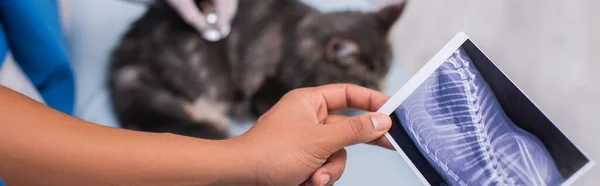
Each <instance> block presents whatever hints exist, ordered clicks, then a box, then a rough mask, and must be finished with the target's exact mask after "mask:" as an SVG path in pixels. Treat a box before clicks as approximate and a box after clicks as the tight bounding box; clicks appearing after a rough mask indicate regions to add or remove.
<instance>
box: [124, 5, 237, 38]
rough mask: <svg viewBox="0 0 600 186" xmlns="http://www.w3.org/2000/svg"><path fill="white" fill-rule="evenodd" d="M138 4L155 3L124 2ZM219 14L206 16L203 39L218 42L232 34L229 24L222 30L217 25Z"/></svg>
mask: <svg viewBox="0 0 600 186" xmlns="http://www.w3.org/2000/svg"><path fill="white" fill-rule="evenodd" d="M124 1H128V2H132V3H136V4H144V5H148V4H150V3H152V2H153V0H124ZM219 19H220V17H219V14H217V13H216V12H210V13H208V14H207V15H206V16H204V21H205V22H206V26H205V27H204V28H202V29H199V28H197V29H199V30H198V31H199V32H200V33H201V35H202V38H204V39H205V40H207V41H210V42H217V41H220V40H222V39H224V38H226V37H227V36H228V35H229V33H230V32H231V26H230V25H229V24H226V25H224V26H223V27H222V28H219V25H218V24H217V23H218V22H219Z"/></svg>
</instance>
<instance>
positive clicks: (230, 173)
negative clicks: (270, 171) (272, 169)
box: [215, 136, 262, 186]
mask: <svg viewBox="0 0 600 186" xmlns="http://www.w3.org/2000/svg"><path fill="white" fill-rule="evenodd" d="M242 138H244V137H243V136H238V137H234V138H230V139H227V140H221V141H215V142H216V143H218V146H219V147H218V149H219V152H218V153H216V155H218V156H220V157H217V159H218V161H219V162H221V168H220V170H221V171H223V172H222V173H219V175H221V176H220V177H219V178H218V180H219V182H218V184H217V185H220V184H222V185H248V186H252V185H261V184H260V183H261V180H262V179H261V178H260V175H261V174H260V170H261V168H260V165H261V164H262V163H260V161H261V159H260V158H259V157H260V156H259V155H258V154H257V151H255V149H254V148H252V146H251V145H249V144H248V140H247V139H242Z"/></svg>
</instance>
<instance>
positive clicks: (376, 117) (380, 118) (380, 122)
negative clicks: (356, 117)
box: [371, 113, 392, 131]
mask: <svg viewBox="0 0 600 186" xmlns="http://www.w3.org/2000/svg"><path fill="white" fill-rule="evenodd" d="M371 121H372V122H373V127H374V128H375V130H376V131H383V130H386V129H388V128H389V126H390V125H391V124H392V122H391V119H390V117H389V116H387V115H385V114H381V113H377V114H373V115H371Z"/></svg>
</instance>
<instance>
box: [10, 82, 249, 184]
mask: <svg viewBox="0 0 600 186" xmlns="http://www.w3.org/2000/svg"><path fill="white" fill-rule="evenodd" d="M0 105H1V106H0V131H1V135H0V174H1V175H2V178H3V179H4V181H5V182H6V183H7V184H10V185H34V184H36V183H37V184H39V183H44V184H48V185H89V184H90V183H95V184H98V185H108V184H118V185H149V184H161V185H179V184H181V185H190V184H194V185H208V184H215V183H218V184H225V183H224V182H219V181H223V180H237V181H241V180H244V178H242V177H238V176H242V175H244V174H247V173H245V172H241V170H248V169H246V168H244V164H243V163H242V162H241V161H240V160H241V159H240V158H237V157H234V156H235V155H236V154H239V153H236V152H232V151H233V150H232V149H233V148H223V147H231V145H230V144H228V143H230V142H228V141H209V140H201V139H195V138H187V137H182V136H177V135H172V134H153V133H142V132H134V131H127V130H121V129H114V128H108V127H103V126H100V125H95V124H92V123H88V122H85V121H82V120H78V119H76V118H73V117H70V116H67V115H65V114H62V113H60V112H58V111H55V110H52V109H49V108H47V107H45V106H43V105H41V104H39V103H37V102H35V101H33V100H30V99H29V98H27V97H25V96H22V95H20V94H18V93H16V92H13V91H12V90H10V89H7V88H5V87H2V86H0ZM236 171H238V172H236ZM246 177H249V176H246Z"/></svg>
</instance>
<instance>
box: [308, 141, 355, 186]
mask: <svg viewBox="0 0 600 186" xmlns="http://www.w3.org/2000/svg"><path fill="white" fill-rule="evenodd" d="M346 158H347V156H346V149H341V150H339V151H337V152H335V153H333V154H332V155H331V156H330V157H329V159H327V162H325V164H323V166H321V168H319V169H317V171H315V173H313V175H312V176H311V178H310V180H308V181H307V182H311V183H312V185H315V186H325V185H332V184H333V183H334V182H336V181H337V180H339V179H340V177H342V174H343V173H344V169H345V168H346Z"/></svg>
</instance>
